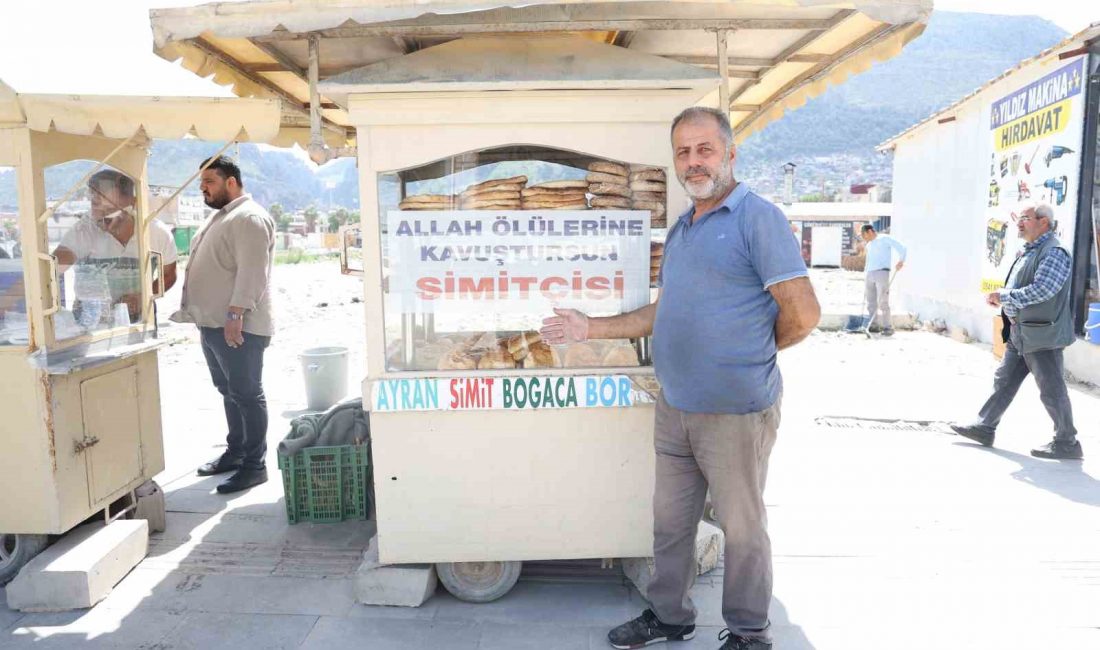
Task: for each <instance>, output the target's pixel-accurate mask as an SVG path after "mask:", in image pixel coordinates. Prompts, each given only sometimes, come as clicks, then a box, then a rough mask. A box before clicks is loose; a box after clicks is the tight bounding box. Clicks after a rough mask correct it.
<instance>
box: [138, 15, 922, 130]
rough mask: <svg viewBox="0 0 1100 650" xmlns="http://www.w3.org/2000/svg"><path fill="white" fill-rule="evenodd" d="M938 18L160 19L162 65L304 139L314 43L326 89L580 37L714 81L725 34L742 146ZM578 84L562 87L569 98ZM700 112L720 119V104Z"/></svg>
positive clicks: (336, 118)
mask: <svg viewBox="0 0 1100 650" xmlns="http://www.w3.org/2000/svg"><path fill="white" fill-rule="evenodd" d="M931 11H932V0H849V1H843V2H831V1H829V0H724V1H723V0H711V1H695V2H686V1H665V2H648V1H647V2H642V1H629V0H628V1H621V0H620V1H615V2H605V1H598V0H597V1H590V0H588V1H583V2H582V1H581V0H557V1H556V2H537V1H536V2H523V3H521V4H515V5H509V4H505V3H500V2H476V1H475V2H471V1H469V0H435V1H431V2H425V1H423V0H388V1H387V0H308V1H304V0H262V1H253V2H236V3H215V4H207V5H201V6H197V7H188V8H179V9H159V10H153V11H151V12H150V17H151V22H152V28H153V37H154V49H155V51H156V52H157V54H159V55H160V56H162V57H164V58H165V59H168V60H172V61H175V60H181V61H182V63H183V65H184V67H186V68H187V69H189V70H191V71H192V72H195V73H196V74H198V75H201V76H208V75H213V79H214V81H215V82H217V83H220V84H224V85H230V86H232V89H233V92H234V93H236V94H237V95H238V96H241V97H276V98H280V99H282V100H283V102H284V123H283V124H284V127H287V128H292V129H297V130H298V131H301V130H302V129H303V128H304V129H306V130H308V111H309V84H308V81H307V72H306V71H307V69H308V65H309V56H308V41H309V38H310V37H311V36H314V35H316V36H317V37H319V39H320V56H319V59H320V78H321V79H322V80H324V79H328V78H332V77H336V76H338V75H341V74H345V73H348V72H350V71H352V70H356V69H360V68H364V67H365V66H370V65H372V64H377V63H380V62H383V61H390V60H393V59H398V58H400V57H404V56H409V55H411V54H413V53H415V52H418V51H420V50H423V49H426V48H429V47H432V46H434V45H440V44H442V43H446V42H449V41H453V40H455V39H459V38H463V37H466V36H470V35H476V34H502V33H503V34H506V33H556V34H562V33H570V34H580V35H583V36H584V37H586V38H589V39H591V40H594V41H596V42H600V43H606V44H611V45H616V46H618V47H622V48H627V49H629V50H632V51H634V52H637V53H642V54H649V55H655V56H660V57H664V58H666V59H670V60H672V61H675V62H677V63H681V64H685V63H686V64H690V65H694V66H698V67H701V68H705V69H708V70H715V69H717V67H718V61H717V46H716V37H715V33H714V32H715V31H716V30H727V33H728V34H729V37H728V50H727V56H728V64H729V70H730V83H729V90H730V95H729V96H730V117H731V122H732V123H733V126H734V130H735V132H736V135H737V139H738V140H741V139H744V138H745V137H747V136H748V135H750V134H751V133H753V132H755V131H757V130H759V129H761V128H763V127H764V126H766V125H767V124H768V123H769V122H771V121H773V120H776V119H778V118H779V117H781V116H782V115H783V113H784V112H786V111H787V110H789V109H791V108H796V107H798V106H801V105H802V104H804V103H805V102H806V100H807V99H810V98H812V97H815V96H817V95H819V94H820V93H822V92H824V91H825V89H826V88H828V87H829V86H830V85H833V84H837V83H841V82H843V81H844V80H845V79H847V78H848V76H850V75H852V74H855V73H858V72H862V71H864V70H866V69H867V68H869V67H870V66H871V65H873V64H874V63H875V62H878V61H883V60H886V59H889V58H891V57H892V56H894V55H895V54H897V53H898V52H900V51H901V49H902V48H903V47H904V46H905V44H906V43H908V42H909V41H911V40H912V39H913V38H915V37H916V36H918V35H919V34H920V33H921V32H922V31H923V30H924V26H925V23H926V21H927V19H928V17H929V15H930V14H931ZM345 78H346V77H345ZM425 81H427V80H425ZM568 81H569V79H567V78H563V79H561V82H562V85H563V87H566V84H567V82H568ZM332 100H333V98H331V97H325V96H322V97H321V108H322V117H323V119H324V122H325V132H326V140H329V141H330V142H331V141H332V140H335V139H343V140H344V142H343V143H341V144H345V143H346V144H349V145H351V144H354V131H353V129H352V128H351V127H350V123H349V121H348V115H347V113H346V111H345V110H344V109H343V108H342V107H341V106H340V105H339V104H338V103H336V102H334V101H332ZM703 101H704V102H709V103H710V104H711V105H716V104H717V92H716V93H714V96H713V97H708V98H705V99H704V100H703ZM288 133H289V132H288Z"/></svg>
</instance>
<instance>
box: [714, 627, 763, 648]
mask: <svg viewBox="0 0 1100 650" xmlns="http://www.w3.org/2000/svg"><path fill="white" fill-rule="evenodd" d="M718 640H719V641H723V640H724V641H725V643H723V644H722V647H721V648H718V650H771V647H772V644H771V643H768V642H767V641H765V640H763V639H751V638H749V637H744V636H737V635H736V634H733V633H732V632H730V631H729V629H725V630H722V631H721V632H719V633H718Z"/></svg>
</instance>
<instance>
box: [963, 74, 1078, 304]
mask: <svg viewBox="0 0 1100 650" xmlns="http://www.w3.org/2000/svg"><path fill="white" fill-rule="evenodd" d="M1086 58H1087V57H1084V56H1082V57H1080V58H1079V59H1077V60H1075V61H1072V62H1070V63H1067V64H1065V65H1061V62H1056V63H1055V65H1056V66H1057V67H1055V68H1054V69H1053V70H1051V69H1050V68H1049V67H1048V68H1046V69H1045V70H1042V71H1039V72H1038V73H1034V74H1031V75H1027V76H1023V77H1022V78H1021V79H1020V81H1018V82H1016V83H1015V84H1014V85H1015V88H1014V89H1013V90H1011V92H1008V93H1007V94H1005V95H1001V96H1000V97H998V98H997V99H995V100H994V101H993V102H992V103H991V104H990V105H989V106H988V108H987V110H988V111H989V113H988V116H989V121H988V124H989V139H988V141H987V142H988V146H987V148H986V149H985V159H984V160H983V161H982V164H983V165H988V170H989V174H988V177H987V178H988V183H989V187H988V199H987V200H986V212H985V217H986V219H985V233H984V235H985V236H984V237H983V238H982V239H983V241H984V243H985V250H984V251H983V260H982V286H981V290H982V291H983V292H990V291H994V290H996V289H999V288H1001V287H1003V286H1004V284H1005V279H1006V277H1007V276H1008V272H1009V269H1010V268H1011V267H1012V262H1013V261H1014V260H1015V259H1016V253H1017V252H1018V251H1020V250H1022V249H1023V244H1024V243H1023V241H1021V240H1020V238H1019V235H1018V234H1017V232H1016V227H1017V226H1016V219H1017V218H1018V217H1019V216H1020V214H1021V212H1022V211H1023V208H1024V205H1025V204H1026V203H1027V202H1041V203H1048V204H1050V206H1051V207H1052V208H1053V209H1054V219H1055V221H1057V223H1058V228H1057V236H1058V238H1059V239H1060V240H1061V242H1062V244H1063V245H1065V246H1067V247H1069V248H1070V250H1072V249H1073V235H1074V227H1075V224H1076V223H1077V198H1078V195H1079V194H1080V187H1078V180H1079V178H1080V170H1081V143H1082V140H1083V135H1084V124H1085V120H1084V114H1085V93H1084V88H1085V81H1086V79H1087V74H1086V71H1087V68H1086V65H1085V64H1086ZM1012 79H1013V80H1015V79H1016V77H1015V76H1013V77H1012ZM983 177H985V176H984V174H983ZM983 182H984V181H983ZM983 190H985V188H983Z"/></svg>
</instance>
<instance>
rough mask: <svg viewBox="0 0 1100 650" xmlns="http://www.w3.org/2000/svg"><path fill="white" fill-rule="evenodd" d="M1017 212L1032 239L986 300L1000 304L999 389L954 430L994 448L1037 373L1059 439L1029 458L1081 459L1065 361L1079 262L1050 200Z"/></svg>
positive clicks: (1070, 338)
mask: <svg viewBox="0 0 1100 650" xmlns="http://www.w3.org/2000/svg"><path fill="white" fill-rule="evenodd" d="M1013 217H1014V218H1015V219H1016V228H1017V231H1018V232H1019V234H1020V238H1021V239H1023V240H1024V241H1025V242H1026V243H1025V245H1024V250H1023V252H1022V254H1021V255H1020V256H1019V257H1017V258H1016V261H1015V262H1013V264H1012V268H1011V269H1010V270H1009V272H1008V279H1007V280H1006V282H1005V288H1003V289H999V290H996V291H993V292H991V293H989V294H987V295H986V302H987V303H988V304H990V305H993V306H995V307H1000V308H1001V318H1002V320H1003V323H1004V328H1003V334H1002V335H1003V337H1004V341H1005V354H1004V358H1003V359H1002V361H1001V366H1000V367H999V368H997V372H996V373H995V374H994V375H993V394H992V395H991V396H990V397H989V399H988V400H986V402H985V405H984V406H982V409H981V411H979V412H978V422H976V423H975V424H971V425H951V428H952V429H954V431H955V433H957V434H959V435H960V436H964V437H966V438H969V439H971V440H974V441H975V442H978V443H981V444H982V445H984V446H986V447H991V446H993V437H994V434H995V433H996V430H997V424H998V423H1000V421H1001V416H1002V415H1004V412H1005V410H1007V409H1008V406H1009V404H1011V403H1012V399H1013V398H1014V397H1015V396H1016V392H1017V391H1018V390H1019V389H1020V384H1022V383H1023V381H1024V379H1025V378H1026V377H1027V375H1028V374H1029V373H1031V374H1034V375H1035V383H1037V384H1038V385H1039V396H1040V399H1041V400H1042V402H1043V406H1045V407H1046V409H1047V413H1048V414H1049V415H1050V419H1051V420H1053V421H1054V440H1052V441H1051V442H1049V443H1047V444H1046V445H1044V446H1042V447H1039V448H1038V449H1033V450H1031V455H1032V456H1035V457H1036V458H1058V459H1079V458H1082V457H1083V454H1082V451H1081V443H1080V442H1078V441H1077V429H1076V428H1074V426H1073V411H1072V409H1071V407H1070V401H1069V392H1068V391H1067V390H1066V380H1065V378H1064V376H1063V370H1064V366H1063V361H1062V350H1063V349H1064V348H1065V347H1067V346H1068V345H1070V344H1071V343H1073V341H1074V339H1075V338H1076V337H1075V336H1074V333H1073V318H1072V315H1071V313H1070V306H1071V302H1072V301H1071V300H1070V298H1069V291H1070V281H1069V278H1070V271H1071V269H1072V265H1073V264H1072V262H1073V260H1072V258H1071V257H1070V254H1069V251H1067V250H1066V249H1065V248H1064V247H1063V246H1062V244H1061V243H1060V242H1059V241H1058V239H1057V237H1056V236H1055V234H1054V211H1053V210H1052V209H1051V207H1050V206H1049V205H1046V204H1041V205H1030V206H1027V207H1026V208H1025V209H1023V210H1022V211H1021V212H1020V214H1019V216H1016V215H1013Z"/></svg>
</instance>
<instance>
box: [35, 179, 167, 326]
mask: <svg viewBox="0 0 1100 650" xmlns="http://www.w3.org/2000/svg"><path fill="white" fill-rule="evenodd" d="M93 166H94V163H91V162H88V161H76V162H71V163H65V164H62V165H57V166H55V167H51V168H49V169H47V170H46V173H45V177H46V191H47V196H48V202H49V204H50V207H51V209H52V214H51V216H50V217H49V219H48V220H47V221H46V224H45V227H46V239H47V251H48V253H49V254H50V255H51V256H52V258H53V262H54V265H55V268H56V274H55V276H54V282H55V285H54V287H53V288H52V289H50V290H49V291H48V292H47V297H48V298H50V297H54V296H55V298H54V299H55V300H56V303H55V305H54V306H55V307H56V308H57V311H56V312H55V313H54V314H53V316H52V317H53V323H54V335H55V337H56V338H57V339H58V340H64V339H72V338H76V337H79V336H84V335H87V334H91V333H95V332H102V331H106V330H110V329H112V328H116V327H127V326H129V325H130V324H131V323H138V322H140V321H141V319H142V311H141V292H142V286H141V281H142V272H141V266H140V261H139V257H138V255H139V253H138V242H139V237H140V235H139V226H138V220H139V217H138V215H137V207H136V196H137V184H136V183H135V182H134V180H133V179H132V178H130V177H129V176H127V175H126V174H123V173H122V172H119V171H117V170H115V169H111V168H109V167H104V168H102V169H100V170H99V171H96V172H95V173H94V174H93V175H92V176H91V177H90V178H89V179H88V180H87V181H86V182H85V183H84V184H82V185H79V186H76V187H74V184H75V183H78V182H79V181H80V179H81V178H83V177H84V175H85V174H86V173H87V172H88V170H90V169H91V168H92V167H93ZM70 192H71V193H70ZM66 195H68V196H66ZM145 277H150V275H149V274H146V275H145Z"/></svg>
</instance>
